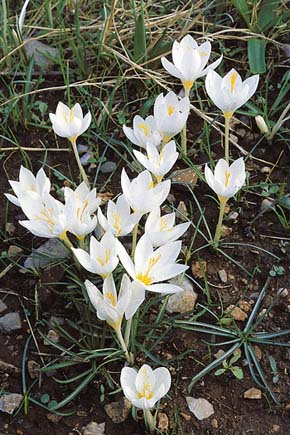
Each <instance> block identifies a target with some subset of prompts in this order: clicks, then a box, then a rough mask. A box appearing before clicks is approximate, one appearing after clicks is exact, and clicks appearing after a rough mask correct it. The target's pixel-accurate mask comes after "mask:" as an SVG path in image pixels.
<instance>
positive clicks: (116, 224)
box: [98, 195, 141, 237]
mask: <svg viewBox="0 0 290 435" xmlns="http://www.w3.org/2000/svg"><path fill="white" fill-rule="evenodd" d="M140 217H141V215H140V213H131V211H130V206H129V204H128V202H127V200H126V198H125V196H124V195H121V196H119V198H118V199H117V201H116V203H114V202H113V201H111V200H110V201H109V202H108V208H107V218H106V217H105V216H104V214H103V212H102V211H101V209H100V208H99V209H98V220H99V223H100V225H101V226H102V228H103V229H104V230H105V231H108V230H109V231H111V232H112V234H114V236H115V237H122V236H126V235H127V234H129V233H131V232H132V230H133V228H134V226H135V225H136V224H137V223H138V222H139V220H140Z"/></svg>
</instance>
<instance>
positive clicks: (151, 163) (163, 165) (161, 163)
mask: <svg viewBox="0 0 290 435" xmlns="http://www.w3.org/2000/svg"><path fill="white" fill-rule="evenodd" d="M146 151H147V157H146V156H144V154H142V153H140V152H139V151H136V150H134V151H133V153H134V155H135V157H136V159H137V160H138V161H139V162H140V163H141V165H143V166H144V168H146V169H148V171H150V172H151V173H152V174H153V175H154V176H155V178H156V180H157V182H158V183H160V182H161V180H162V178H163V177H164V175H165V174H167V172H169V171H170V169H171V168H172V166H173V165H174V163H175V162H176V160H177V159H178V152H177V151H176V145H175V142H174V140H171V141H170V142H168V143H167V144H166V145H164V147H163V148H162V149H161V151H160V153H159V152H158V150H157V148H156V147H155V146H154V145H152V144H151V143H147V146H146Z"/></svg>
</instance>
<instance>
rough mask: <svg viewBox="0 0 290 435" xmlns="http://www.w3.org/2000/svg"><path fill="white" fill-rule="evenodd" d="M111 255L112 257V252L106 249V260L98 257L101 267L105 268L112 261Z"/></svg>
mask: <svg viewBox="0 0 290 435" xmlns="http://www.w3.org/2000/svg"><path fill="white" fill-rule="evenodd" d="M110 255H111V250H110V249H106V252H105V258H101V257H97V259H96V260H97V262H98V263H99V264H100V265H101V266H105V265H106V264H107V263H108V262H109V260H110Z"/></svg>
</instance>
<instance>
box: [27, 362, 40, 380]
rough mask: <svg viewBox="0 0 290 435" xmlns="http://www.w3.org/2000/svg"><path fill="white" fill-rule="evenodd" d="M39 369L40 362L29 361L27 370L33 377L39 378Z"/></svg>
mask: <svg viewBox="0 0 290 435" xmlns="http://www.w3.org/2000/svg"><path fill="white" fill-rule="evenodd" d="M39 369H40V365H39V364H38V362H36V361H34V360H30V361H28V362H27V370H28V373H29V376H30V377H31V379H37V378H38V377H39V374H40V372H39Z"/></svg>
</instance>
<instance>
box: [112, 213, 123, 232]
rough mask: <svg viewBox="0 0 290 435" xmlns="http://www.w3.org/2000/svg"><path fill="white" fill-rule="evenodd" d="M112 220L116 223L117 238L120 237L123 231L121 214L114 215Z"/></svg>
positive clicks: (114, 226)
mask: <svg viewBox="0 0 290 435" xmlns="http://www.w3.org/2000/svg"><path fill="white" fill-rule="evenodd" d="M112 218H113V221H114V224H113V228H115V230H116V231H117V234H116V236H119V235H120V234H121V232H122V230H121V219H120V215H119V213H112Z"/></svg>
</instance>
